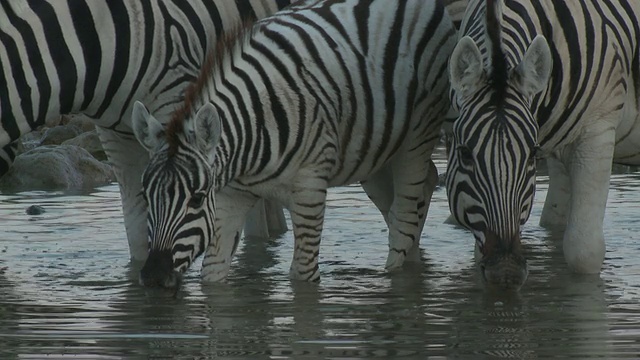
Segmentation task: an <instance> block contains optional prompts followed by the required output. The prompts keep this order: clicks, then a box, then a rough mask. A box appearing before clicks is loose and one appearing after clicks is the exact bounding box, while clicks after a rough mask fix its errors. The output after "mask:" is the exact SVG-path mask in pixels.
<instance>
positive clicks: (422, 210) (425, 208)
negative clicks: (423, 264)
mask: <svg viewBox="0 0 640 360" xmlns="http://www.w3.org/2000/svg"><path fill="white" fill-rule="evenodd" d="M428 167H429V168H428V169H427V180H426V181H425V182H424V189H423V195H424V201H423V202H421V203H418V215H419V216H420V224H419V226H418V229H419V231H418V234H417V237H416V241H414V242H413V246H412V247H411V249H410V250H409V253H408V254H407V261H413V262H418V261H420V260H421V259H420V238H421V236H422V229H424V223H425V221H427V216H428V213H429V207H430V205H431V197H432V196H433V192H434V191H435V189H436V187H437V186H438V180H439V179H438V168H437V167H436V164H434V163H433V161H432V160H429V161H428Z"/></svg>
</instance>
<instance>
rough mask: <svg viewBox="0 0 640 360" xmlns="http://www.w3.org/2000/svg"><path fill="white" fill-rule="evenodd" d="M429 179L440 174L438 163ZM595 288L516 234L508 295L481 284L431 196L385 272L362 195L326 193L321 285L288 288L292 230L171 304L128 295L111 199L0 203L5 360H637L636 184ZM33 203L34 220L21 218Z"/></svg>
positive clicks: (242, 253) (543, 245)
mask: <svg viewBox="0 0 640 360" xmlns="http://www.w3.org/2000/svg"><path fill="white" fill-rule="evenodd" d="M437 166H438V167H439V168H440V169H441V170H442V169H443V168H444V163H443V162H442V161H439V162H438V163H437ZM611 183H612V190H611V192H610V196H609V208H608V210H607V214H606V217H605V236H606V238H607V257H606V261H605V265H604V268H603V272H602V274H601V276H577V275H572V274H570V273H569V272H568V271H567V268H566V265H565V264H564V259H563V256H562V234H561V233H558V232H553V231H548V230H546V229H543V228H540V227H539V226H537V225H536V224H537V222H538V220H539V216H540V210H541V205H542V200H543V199H544V196H545V193H546V186H547V184H548V182H547V179H546V178H544V177H542V178H541V179H540V183H539V187H538V190H539V193H538V194H537V196H536V199H537V200H536V204H535V207H534V211H533V213H532V218H531V219H530V221H529V223H528V224H527V227H526V229H525V231H524V234H523V237H524V238H525V241H526V244H525V250H526V253H527V256H528V261H529V266H530V275H529V279H528V280H527V283H526V284H525V286H524V287H523V288H522V289H521V291H520V292H518V293H515V294H504V293H489V292H486V291H484V290H483V289H482V288H481V287H480V286H479V285H478V278H477V273H476V272H475V268H474V266H473V245H474V243H473V240H472V239H471V237H470V236H469V234H468V233H467V232H465V231H464V230H461V229H459V228H457V227H455V226H451V225H448V224H443V222H444V220H445V219H446V217H447V216H448V206H447V203H446V198H445V196H446V194H445V191H444V189H441V188H440V189H438V190H436V192H435V194H434V196H433V201H432V207H431V209H430V212H429V219H428V222H427V224H426V226H425V231H424V234H423V237H422V239H421V244H422V249H423V254H422V261H421V263H420V264H415V265H413V266H407V267H406V268H405V269H403V270H401V271H398V272H394V273H387V272H385V271H384V263H385V261H386V255H387V248H388V247H387V240H386V237H387V236H388V232H387V231H386V227H385V225H384V223H383V221H382V217H381V216H380V215H379V214H378V212H377V210H376V209H375V208H374V207H373V205H371V204H370V203H369V201H368V200H367V197H366V195H365V194H364V193H363V192H362V191H361V190H360V188H359V187H357V186H350V187H344V188H338V189H335V190H332V191H331V192H330V193H329V196H328V198H329V205H328V207H327V221H326V225H325V232H324V236H323V243H322V248H321V262H320V268H321V272H322V280H321V282H320V283H319V284H300V283H296V282H294V283H292V282H290V281H289V280H288V278H287V274H288V270H289V264H290V261H291V258H292V253H293V239H292V234H291V232H289V233H287V234H285V235H284V236H283V237H281V238H279V239H274V240H270V241H259V240H257V239H247V240H246V241H245V242H244V244H243V245H242V246H241V248H240V249H239V253H238V254H237V256H236V259H235V260H234V263H233V266H232V269H233V270H232V273H231V274H230V277H229V279H228V281H227V282H226V283H222V284H208V285H204V284H201V283H200V281H199V273H198V270H197V269H198V268H197V266H199V264H196V265H197V266H196V267H195V268H194V269H192V270H190V271H189V272H188V273H187V274H186V275H185V279H184V286H183V288H182V289H181V290H180V291H179V292H178V293H177V294H173V293H162V292H157V291H148V290H145V289H143V288H141V287H140V286H139V285H138V281H137V273H138V269H137V268H135V267H132V266H131V265H130V264H129V263H128V250H127V243H126V238H125V233H124V226H123V220H122V212H121V210H120V203H119V192H118V189H117V187H116V186H115V185H111V186H106V187H102V188H98V189H95V190H94V191H92V192H90V193H81V194H65V193H60V192H58V193H51V192H29V193H19V194H0V223H1V224H2V229H3V233H2V237H1V238H0V289H1V291H0V358H2V359H5V358H7V359H11V358H18V357H20V358H23V357H24V358H42V357H44V356H45V355H52V356H53V357H65V356H66V357H71V356H74V355H75V356H79V357H84V358H97V357H101V358H105V359H109V358H114V359H120V358H149V357H159V358H174V357H182V358H194V357H200V358H225V359H234V358H238V359H239V358H246V357H251V358H264V359H279V358H283V359H286V358H290V359H298V358H411V359H413V358H423V357H424V355H430V356H431V358H435V359H438V358H440V359H448V358H470V359H493V358H551V357H572V358H579V359H586V358H606V359H615V358H635V357H637V351H638V350H637V349H638V348H640V344H639V340H638V339H640V332H639V330H638V329H640V305H639V303H638V299H640V290H639V289H640V268H639V267H638V265H637V261H636V259H638V256H639V255H640V247H639V246H638V245H637V241H636V239H637V234H638V233H639V232H640V220H639V219H638V216H637V214H638V213H639V212H638V207H639V206H640V205H638V204H640V201H639V200H640V191H638V187H639V186H640V175H639V174H638V173H628V174H620V175H616V176H614V177H613V178H612V181H611ZM32 204H39V205H41V206H43V207H44V208H45V209H46V212H45V213H44V214H42V215H37V216H29V215H27V214H26V213H25V209H26V208H27V207H28V206H29V205H32Z"/></svg>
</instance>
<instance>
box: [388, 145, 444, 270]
mask: <svg viewBox="0 0 640 360" xmlns="http://www.w3.org/2000/svg"><path fill="white" fill-rule="evenodd" d="M416 150H417V151H414V152H413V153H410V154H408V156H412V155H414V154H421V151H424V149H420V148H418V149H416ZM411 160H412V159H409V158H407V159H399V160H398V161H396V162H395V163H393V164H392V170H393V174H392V176H393V193H394V196H393V202H392V204H391V208H390V209H389V215H388V224H389V254H388V256H387V263H386V265H385V267H386V268H387V269H388V270H393V269H397V268H399V267H401V266H402V265H403V264H404V262H405V260H406V259H407V257H408V256H409V254H410V253H411V252H413V253H414V254H413V255H412V258H413V259H414V260H415V259H416V257H417V258H418V259H419V256H420V255H419V242H420V236H421V235H422V226H424V222H425V218H426V213H427V206H428V202H427V198H426V197H425V195H426V194H427V193H428V195H429V196H428V199H429V200H430V199H431V193H432V192H433V189H434V188H435V185H434V186H430V185H429V183H430V181H433V179H432V178H431V179H430V174H429V172H430V171H429V169H430V165H429V164H428V163H431V162H430V161H424V158H422V157H420V158H418V159H415V161H411ZM431 164H432V163H431ZM435 174H436V178H437V171H436V172H435ZM436 181H437V180H436Z"/></svg>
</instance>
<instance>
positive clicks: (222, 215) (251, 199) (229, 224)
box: [201, 186, 258, 282]
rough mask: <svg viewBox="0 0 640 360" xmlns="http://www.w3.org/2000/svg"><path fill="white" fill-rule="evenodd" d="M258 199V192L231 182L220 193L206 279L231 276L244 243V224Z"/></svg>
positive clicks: (204, 273)
mask: <svg viewBox="0 0 640 360" xmlns="http://www.w3.org/2000/svg"><path fill="white" fill-rule="evenodd" d="M257 200H258V198H257V197H255V196H254V195H252V194H250V193H248V192H244V191H241V190H236V189H233V188H231V187H230V186H227V187H225V188H224V189H222V190H221V191H219V192H218V193H216V219H215V224H214V235H215V236H214V237H213V240H212V243H210V244H208V246H207V247H206V250H205V256H204V259H203V261H202V273H201V276H202V280H203V281H204V282H216V281H221V280H224V279H225V278H226V277H227V274H228V273H229V269H230V266H231V260H232V259H233V255H234V254H235V252H236V250H237V248H238V244H239V243H240V235H241V233H242V226H243V224H244V221H245V219H246V217H247V214H248V213H249V210H251V208H252V207H253V206H254V205H255V203H256V202H257Z"/></svg>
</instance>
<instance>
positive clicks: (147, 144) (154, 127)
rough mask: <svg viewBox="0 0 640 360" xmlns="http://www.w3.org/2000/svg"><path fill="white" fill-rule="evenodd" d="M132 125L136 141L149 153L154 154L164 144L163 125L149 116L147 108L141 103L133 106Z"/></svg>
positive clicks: (137, 102)
mask: <svg viewBox="0 0 640 360" xmlns="http://www.w3.org/2000/svg"><path fill="white" fill-rule="evenodd" d="M131 125H132V127H133V134H134V135H135V136H136V139H138V142H140V144H141V145H142V146H143V147H144V148H145V149H147V151H149V152H153V151H154V150H155V149H157V148H158V147H159V146H160V145H161V144H162V142H163V140H162V139H163V138H164V137H163V136H162V135H163V134H164V128H163V127H162V124H161V123H160V122H159V121H158V120H156V118H154V117H153V116H152V115H151V114H149V111H148V110H147V108H146V107H145V106H144V105H143V104H142V103H141V102H140V101H136V102H135V104H133V113H132V114H131Z"/></svg>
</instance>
